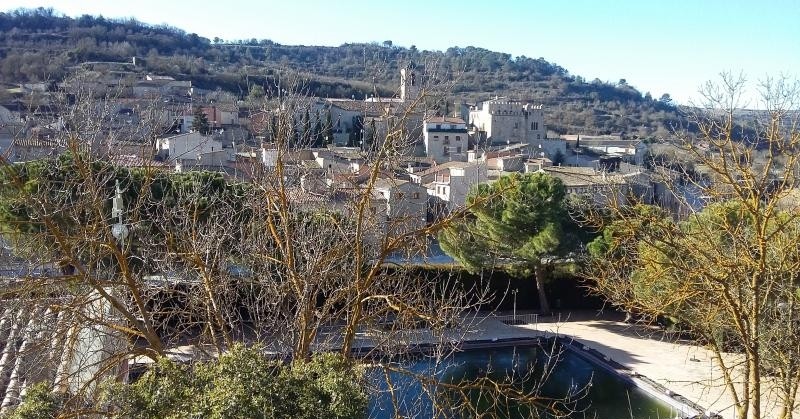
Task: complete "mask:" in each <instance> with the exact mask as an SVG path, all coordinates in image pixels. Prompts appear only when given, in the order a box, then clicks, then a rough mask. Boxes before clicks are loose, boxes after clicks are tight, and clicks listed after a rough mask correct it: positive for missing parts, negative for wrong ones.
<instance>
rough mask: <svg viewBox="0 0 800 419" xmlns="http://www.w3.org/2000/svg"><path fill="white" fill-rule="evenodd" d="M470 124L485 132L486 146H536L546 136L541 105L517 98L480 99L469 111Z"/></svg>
mask: <svg viewBox="0 0 800 419" xmlns="http://www.w3.org/2000/svg"><path fill="white" fill-rule="evenodd" d="M469 123H470V125H472V126H474V127H475V128H476V129H477V130H478V131H480V132H481V133H482V134H483V135H485V138H486V141H487V143H488V145H492V144H512V143H526V144H530V145H535V144H536V143H537V140H538V141H539V142H541V141H542V140H546V139H547V129H546V127H545V124H544V111H543V110H542V106H541V105H533V104H531V103H525V102H522V101H518V100H511V99H507V98H495V99H492V100H487V101H485V102H479V103H477V104H476V105H475V106H474V107H472V109H470V111H469ZM536 148H538V147H536Z"/></svg>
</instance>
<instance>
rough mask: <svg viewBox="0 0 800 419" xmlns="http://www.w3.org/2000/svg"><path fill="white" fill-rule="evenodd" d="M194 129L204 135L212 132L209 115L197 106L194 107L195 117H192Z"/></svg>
mask: <svg viewBox="0 0 800 419" xmlns="http://www.w3.org/2000/svg"><path fill="white" fill-rule="evenodd" d="M192 131H196V132H199V133H200V134H203V135H208V134H209V133H211V124H209V123H208V117H207V116H206V114H205V112H203V108H201V107H199V106H198V107H196V108H194V119H192Z"/></svg>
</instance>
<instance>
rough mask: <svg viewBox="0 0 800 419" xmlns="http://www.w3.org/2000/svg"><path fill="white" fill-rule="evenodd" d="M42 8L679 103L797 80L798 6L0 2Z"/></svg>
mask: <svg viewBox="0 0 800 419" xmlns="http://www.w3.org/2000/svg"><path fill="white" fill-rule="evenodd" d="M36 6H44V7H52V8H54V9H56V10H57V11H60V12H62V13H64V14H67V15H70V16H77V15H81V14H93V15H98V14H102V15H103V16H106V17H131V16H132V17H135V18H137V19H139V20H141V21H143V22H146V23H152V24H161V23H167V24H169V25H172V26H175V27H178V28H181V29H183V30H185V31H187V32H194V33H197V34H199V35H201V36H205V37H207V38H211V39H213V38H214V37H215V36H218V37H220V38H222V39H226V40H231V39H250V38H257V39H264V38H266V39H271V40H273V41H276V42H279V43H283V44H305V45H340V44H342V43H345V42H371V41H377V42H383V41H385V40H391V41H393V43H394V44H395V45H401V46H406V47H408V46H410V45H416V46H417V48H419V49H440V50H443V49H447V48H448V47H451V46H460V47H464V46H469V45H472V46H477V47H482V48H487V49H490V50H495V51H501V52H507V53H510V54H512V55H514V56H517V55H526V56H529V57H534V58H538V57H543V58H545V59H547V60H548V61H550V62H554V63H556V64H559V65H561V66H562V67H564V68H566V69H567V70H569V71H570V73H572V74H576V75H580V76H583V77H584V78H586V79H587V80H592V79H594V78H599V79H601V80H605V81H612V82H616V81H618V80H619V79H621V78H624V79H626V80H627V82H628V83H629V84H631V85H633V86H635V87H637V88H638V89H639V90H641V91H642V92H646V91H649V92H651V94H652V95H653V96H655V97H659V96H661V94H662V93H670V94H671V95H672V97H673V98H674V99H676V100H678V101H679V102H682V103H686V102H688V101H689V100H691V99H692V98H696V97H697V89H698V87H699V86H700V85H701V84H703V83H704V82H705V81H707V80H713V79H715V78H717V77H718V74H719V73H720V72H722V71H732V72H735V73H737V74H738V73H739V72H742V73H744V74H745V76H746V77H747V78H748V80H750V81H751V82H752V83H751V85H752V86H753V88H755V84H756V81H758V80H759V79H763V78H764V77H766V76H779V75H781V74H784V75H789V76H791V77H794V78H798V76H799V75H800V70H798V69H800V0H764V1H760V2H757V1H741V0H727V1H720V0H695V1H684V0H672V1H651V0H638V1H628V0H619V1H606V2H601V1H591V0H586V1H553V0H548V1H534V0H530V1H525V0H516V1H513V0H492V1H486V0H485V1H482V2H478V1H469V0H461V1H445V0H428V1H422V0H405V1H395V2H392V1H386V0H372V1H369V0H349V1H347V0H338V1H336V0H328V1H324V2H323V1H312V0H283V1H272V0H267V1H264V0H261V1H234V0H228V1H213V2H212V1H204V0H193V1H177V0H160V1H155V0H136V1H119V0H114V1H108V0H72V1H70V0H2V1H0V10H10V9H14V8H17V7H36ZM749 97H751V98H754V97H755V92H753V94H752V95H750V96H749Z"/></svg>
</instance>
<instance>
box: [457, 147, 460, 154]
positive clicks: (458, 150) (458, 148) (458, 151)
mask: <svg viewBox="0 0 800 419" xmlns="http://www.w3.org/2000/svg"><path fill="white" fill-rule="evenodd" d="M456 153H458V154H461V146H458V147H456Z"/></svg>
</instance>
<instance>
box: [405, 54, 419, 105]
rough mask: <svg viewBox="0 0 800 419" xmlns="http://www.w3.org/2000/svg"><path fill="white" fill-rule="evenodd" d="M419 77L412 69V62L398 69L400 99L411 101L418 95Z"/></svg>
mask: <svg viewBox="0 0 800 419" xmlns="http://www.w3.org/2000/svg"><path fill="white" fill-rule="evenodd" d="M420 84H421V80H420V78H419V77H418V76H417V73H416V71H415V69H414V63H409V64H408V65H407V66H406V68H403V69H401V70H400V100H401V101H403V102H412V101H414V100H416V99H417V98H418V97H419V87H420Z"/></svg>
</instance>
